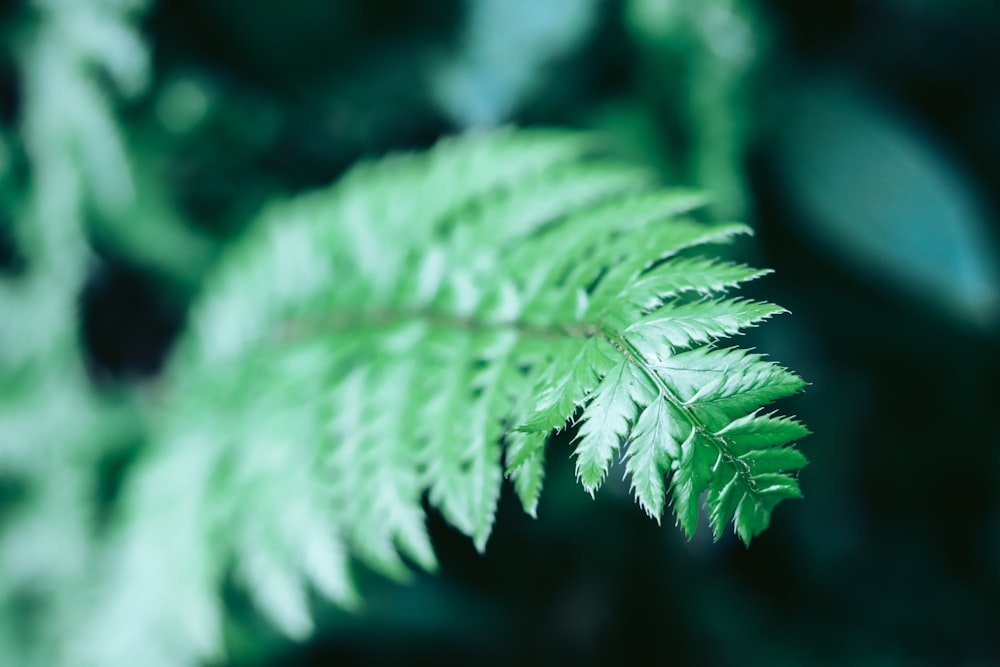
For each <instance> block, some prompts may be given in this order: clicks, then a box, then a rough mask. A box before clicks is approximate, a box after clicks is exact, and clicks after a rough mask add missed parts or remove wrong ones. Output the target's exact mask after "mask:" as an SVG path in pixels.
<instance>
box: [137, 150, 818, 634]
mask: <svg viewBox="0 0 1000 667" xmlns="http://www.w3.org/2000/svg"><path fill="white" fill-rule="evenodd" d="M702 201H703V199H702V197H701V196H700V195H698V194H697V193H692V192H690V191H686V190H666V189H662V188H658V187H657V186H656V185H655V183H653V181H652V179H651V178H650V177H649V175H648V174H646V173H644V172H643V171H642V170H638V169H636V168H634V167H632V166H629V165H621V164H618V163H615V162H614V161H611V160H608V159H606V158H601V157H600V156H599V155H597V154H595V153H594V150H593V146H592V145H591V142H590V140H589V139H588V138H582V137H580V136H578V135H575V134H571V133H561V132H546V131H511V130H508V131H500V132H493V133H483V134H473V135H469V136H466V137H464V138H461V139H455V140H449V141H445V142H442V143H441V144H440V145H439V146H438V147H436V148H434V149H433V150H431V151H429V152H426V153H420V154H413V155H403V156H397V157H390V158H387V159H385V160H382V161H380V162H375V163H370V164H365V165H363V166H360V167H358V168H356V169H354V170H353V171H352V172H351V173H350V174H348V175H347V176H346V177H344V178H343V179H342V180H341V181H340V183H339V184H337V185H335V186H334V187H332V188H331V189H329V190H326V191H323V192H319V193H315V194H310V195H306V196H303V197H300V198H298V199H296V200H294V201H292V202H289V203H285V204H281V205H278V206H274V207H273V208H271V209H270V210H269V211H267V212H266V213H265V214H264V216H263V220H262V221H261V225H260V227H259V228H258V229H256V230H255V231H254V232H253V233H251V234H249V235H248V237H247V238H246V240H245V243H244V244H243V245H242V246H241V247H240V248H239V249H238V250H237V251H235V252H234V253H233V254H232V255H231V256H230V257H229V258H228V261H227V262H226V264H225V265H224V266H223V267H222V269H221V270H220V272H219V273H218V275H217V277H216V279H215V280H214V282H213V283H211V284H210V286H209V288H208V289H207V291H206V293H205V296H204V298H203V300H202V301H201V303H200V305H199V306H198V307H197V308H196V309H195V311H194V312H193V313H192V317H191V322H192V327H191V332H190V335H189V336H187V338H186V339H185V340H184V342H183V344H182V346H181V348H180V349H179V351H178V353H177V356H176V358H175V359H174V363H173V366H172V368H171V372H170V374H169V375H170V378H171V380H172V382H173V392H172V396H173V398H172V403H171V404H170V405H169V406H168V409H167V410H165V414H167V415H168V417H167V419H166V420H165V422H164V423H163V424H162V427H161V429H160V435H159V442H158V444H157V448H156V451H157V452H158V454H157V455H156V456H154V457H153V458H151V459H149V460H147V461H146V462H145V467H146V471H147V474H149V475H152V476H154V477H156V475H157V472H156V471H157V469H158V468H160V467H162V466H170V465H172V466H179V469H178V473H179V474H180V477H179V479H184V480H185V484H186V487H185V488H184V489H183V490H181V489H178V490H177V493H178V494H182V495H184V496H185V497H186V498H188V500H187V501H186V503H191V502H195V503H199V508H198V510H197V511H198V514H199V515H200V516H201V517H203V520H202V522H201V525H202V528H201V530H202V531H203V533H202V534H201V535H200V536H198V535H188V536H187V537H186V539H187V542H183V544H189V546H190V548H191V549H196V550H197V553H199V554H201V555H200V556H198V558H200V559H201V561H199V562H201V566H200V567H199V568H196V569H195V571H197V572H201V573H202V574H203V576H204V577H206V578H208V579H211V578H212V577H213V576H215V577H218V576H221V574H220V573H221V572H222V571H223V570H224V568H225V564H226V563H228V562H230V561H235V563H236V571H237V572H240V573H245V576H244V579H245V580H246V581H247V582H248V583H250V590H251V592H252V594H253V595H254V597H255V599H256V600H257V602H258V604H259V605H260V607H261V608H262V609H263V610H264V611H265V613H267V614H268V615H269V616H270V617H271V618H272V619H274V621H275V622H276V623H277V624H278V626H279V627H281V628H283V629H284V630H286V631H287V632H289V633H290V634H292V635H299V634H302V633H303V632H306V631H307V630H308V618H309V616H308V613H307V609H306V604H305V599H306V596H305V595H304V589H303V586H304V585H305V584H306V582H311V583H312V585H314V586H315V587H317V588H318V589H320V590H322V591H324V592H325V593H327V594H328V595H330V596H331V597H333V598H334V599H336V600H338V601H340V602H342V603H345V604H347V603H350V601H351V600H353V599H354V593H353V589H352V587H351V585H350V579H349V577H348V573H347V570H348V566H347V562H348V559H347V556H346V555H347V554H351V555H353V557H354V558H357V559H359V560H360V561H361V562H363V563H365V564H367V565H368V566H370V567H373V568H375V569H377V570H378V571H380V572H383V573H385V574H387V575H389V576H394V577H405V576H406V574H407V566H406V562H407V561H409V562H411V563H415V564H418V565H419V566H421V567H424V568H428V569H430V568H434V567H435V559H434V554H433V550H432V548H431V545H430V542H429V539H428V536H427V532H426V528H425V516H424V508H423V505H422V502H423V499H424V498H426V500H427V502H429V503H430V504H431V505H432V506H434V507H436V508H437V509H438V510H440V511H441V512H442V513H443V515H444V517H445V518H446V519H447V520H448V521H449V522H450V523H451V524H452V525H454V526H456V527H457V528H458V529H459V530H461V531H462V532H464V533H465V534H467V535H469V536H470V537H471V538H472V539H473V540H474V541H475V544H476V546H477V547H478V548H479V549H480V550H482V549H483V548H485V545H486V542H487V539H488V538H489V535H490V532H491V530H492V526H493V521H494V514H495V511H496V505H497V501H498V498H499V494H500V489H501V484H502V481H503V478H504V476H505V474H506V476H507V477H509V478H511V479H512V480H513V484H514V488H515V490H516V492H517V494H518V496H519V497H520V499H521V502H522V503H523V505H524V508H525V510H526V511H527V512H529V513H530V514H532V515H534V514H535V513H536V510H537V504H538V499H539V494H540V492H541V489H542V484H543V480H544V460H545V446H546V439H547V437H548V435H549V434H550V433H551V432H552V431H554V430H560V429H563V428H567V427H568V426H569V425H571V424H573V423H574V419H575V420H576V422H577V423H578V425H579V428H578V431H577V434H576V440H575V453H574V455H575V457H576V473H577V476H578V478H579V480H580V482H581V484H582V485H583V487H584V488H585V489H586V490H587V491H588V492H590V493H594V492H595V491H596V490H597V489H598V488H599V487H600V486H601V484H602V482H603V481H604V479H605V477H606V476H607V475H608V473H609V471H610V470H611V468H612V466H613V465H614V462H615V458H616V457H617V456H618V455H620V454H623V456H624V472H625V474H627V475H628V476H629V477H630V478H631V487H632V490H633V492H634V494H635V496H636V498H637V500H638V502H639V503H640V505H641V506H642V508H643V509H644V510H645V511H646V512H647V513H648V514H650V515H651V516H653V517H655V518H656V519H657V520H659V519H660V518H661V517H662V515H663V514H664V513H665V511H666V505H667V499H668V497H669V499H670V501H671V503H672V505H673V513H674V514H675V516H676V519H677V522H678V524H679V525H680V526H681V527H682V529H683V530H684V531H685V532H686V533H688V534H691V533H693V532H694V530H695V528H696V525H697V523H698V515H699V502H700V498H701V497H702V495H703V494H704V500H705V503H706V505H707V508H708V512H709V516H710V519H711V525H712V528H713V530H714V532H715V534H716V536H717V537H718V536H719V535H720V534H721V533H722V531H723V530H724V528H725V526H726V525H727V524H728V523H729V522H731V521H732V522H733V523H734V525H735V530H736V532H737V534H738V535H739V536H740V538H742V539H743V540H744V541H746V542H749V541H750V539H751V538H752V537H753V536H754V535H756V534H757V533H759V532H760V531H761V530H763V529H764V527H766V525H767V523H768V520H769V517H770V514H771V511H772V509H773V508H774V506H775V505H776V504H777V503H778V502H779V501H780V500H782V499H784V498H790V497H797V496H798V495H799V490H798V485H797V481H796V478H795V476H794V475H795V471H796V470H797V469H799V468H801V467H802V466H803V465H804V464H805V459H804V458H803V457H802V455H801V454H799V453H798V452H797V451H796V450H794V449H791V448H789V447H787V446H786V445H787V444H788V443H790V442H791V441H794V440H796V439H798V438H800V437H802V436H803V435H805V434H806V431H805V429H804V428H803V427H802V426H801V425H799V424H798V423H797V422H794V421H792V420H789V419H784V418H779V417H775V416H772V415H763V414H760V413H759V412H757V411H758V409H759V408H760V407H761V406H763V405H765V404H767V403H768V402H770V401H772V400H774V399H777V398H779V397H782V396H785V395H788V394H791V393H793V392H795V391H797V390H799V389H800V388H801V386H802V382H801V380H799V379H798V378H797V377H796V376H795V375H793V374H791V373H790V372H788V371H786V370H784V369H782V368H780V367H778V366H776V365H774V364H771V363H770V362H768V361H765V360H764V359H763V358H762V357H760V356H759V355H756V354H750V353H748V352H745V351H742V350H738V349H726V348H721V349H720V348H716V347H714V344H715V341H717V340H719V339H723V338H727V337H729V336H732V335H734V334H737V333H739V332H740V331H741V330H743V329H745V328H746V327H750V326H753V325H755V324H757V323H758V322H760V321H762V320H764V319H766V318H768V317H770V316H772V315H775V314H777V313H780V312H783V310H782V309H781V308H778V307H776V306H772V305H770V304H766V303H757V302H752V301H748V300H744V299H733V298H729V297H725V296H723V295H724V294H725V293H726V292H727V291H729V290H732V289H734V288H736V287H738V286H739V285H740V284H741V283H743V282H745V281H748V280H752V279H755V278H757V277H759V276H761V275H763V274H764V273H766V272H764V271H758V270H756V269H751V268H748V267H745V266H741V265H738V264H729V263H725V262H721V261H717V260H714V259H709V258H706V257H701V256H695V255H692V254H691V253H690V252H684V251H686V250H688V249H690V248H693V247H698V248H703V247H705V246H706V245H707V244H712V243H719V242H724V241H726V240H727V239H729V238H730V237H732V236H733V235H736V234H745V233H747V232H748V231H749V230H748V229H747V228H746V227H745V226H743V225H739V224H718V225H707V224H703V223H700V222H696V221H694V220H692V219H689V218H687V217H684V216H685V214H686V213H687V212H688V211H690V210H691V209H692V208H694V207H696V206H698V205H700V204H701V203H702ZM504 449H505V450H506V453H504V451H503V450H504ZM195 451H197V454H195V453H193V452H195ZM504 457H505V459H504ZM504 460H505V464H504V463H503V461H504ZM206 461H207V463H206ZM185 466H190V467H191V470H190V471H189V473H190V474H186V473H185V470H186V468H185ZM192 487H193V489H192ZM161 491H162V492H163V493H166V494H169V493H170V491H169V490H167V489H162V490H161ZM135 493H137V494H139V496H140V497H141V498H146V501H147V502H145V503H143V502H136V503H133V505H131V507H132V508H133V510H132V511H133V512H134V513H141V512H143V511H154V510H156V511H158V512H162V513H167V514H170V513H171V512H186V511H190V510H189V509H185V508H184V507H180V508H174V507H172V506H171V505H170V503H169V502H168V501H167V500H163V501H162V502H160V503H159V504H156V503H155V502H152V501H151V500H150V498H148V495H149V493H151V492H150V491H149V490H148V489H144V488H143V487H141V486H139V485H137V486H136V489H135ZM141 498H140V499H141ZM192 499H193V500H192ZM140 519H141V517H139V516H136V520H135V525H136V526H142V525H146V524H145V522H144V521H142V520H140ZM182 524H183V522H182V521H179V520H178V522H177V525H182ZM188 532H190V530H189V531H188ZM199 540H200V541H199ZM149 567H153V565H150V566H149ZM125 571H126V572H129V573H132V574H133V575H134V576H136V577H137V578H138V577H141V576H142V568H141V567H139V568H132V569H127V568H126V569H125ZM199 585H202V584H201V583H199V582H197V581H194V582H190V587H191V589H192V590H197V588H198V586H199ZM136 588H137V589H141V588H142V587H141V586H136Z"/></svg>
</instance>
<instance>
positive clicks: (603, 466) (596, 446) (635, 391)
mask: <svg viewBox="0 0 1000 667" xmlns="http://www.w3.org/2000/svg"><path fill="white" fill-rule="evenodd" d="M651 385H652V383H650V382H649V380H648V379H647V378H646V377H645V376H643V375H642V374H641V373H640V372H639V371H638V369H637V368H636V367H635V365H634V364H632V363H631V362H630V361H629V359H628V358H625V357H623V358H622V360H621V361H619V362H618V364H617V365H616V366H615V367H614V368H612V369H611V370H610V371H609V372H608V374H607V375H605V376H604V379H603V380H602V381H601V383H600V384H599V385H598V386H597V388H596V389H595V390H594V392H593V395H592V397H591V400H590V403H589V404H588V405H587V408H586V409H585V410H584V412H583V419H584V422H583V425H582V426H581V427H580V432H579V436H578V443H577V445H576V451H575V452H574V455H575V456H576V457H577V458H576V475H577V477H578V478H579V479H580V482H581V483H582V484H583V488H584V489H586V490H587V492H588V493H590V494H591V495H594V492H595V491H596V490H597V489H598V488H599V487H600V486H601V483H602V482H603V481H604V476H605V474H606V473H607V472H608V466H609V465H610V464H611V459H612V457H613V456H614V455H615V453H616V452H617V451H618V448H619V446H620V445H621V443H622V440H623V439H624V438H625V437H626V436H627V435H628V433H629V427H630V422H631V421H633V420H634V419H635V413H636V408H637V405H638V404H640V403H641V404H646V403H648V402H649V400H650V394H651V393H652V391H653V387H652V386H651Z"/></svg>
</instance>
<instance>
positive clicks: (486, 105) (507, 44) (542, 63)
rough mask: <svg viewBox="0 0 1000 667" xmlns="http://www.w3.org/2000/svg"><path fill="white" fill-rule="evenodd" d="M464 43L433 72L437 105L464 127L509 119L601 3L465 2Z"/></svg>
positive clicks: (569, 0) (578, 36) (572, 0)
mask: <svg viewBox="0 0 1000 667" xmlns="http://www.w3.org/2000/svg"><path fill="white" fill-rule="evenodd" d="M465 4H466V11H467V14H466V19H465V29H464V35H463V39H462V41H461V44H460V46H459V48H458V50H457V52H456V53H455V54H454V56H453V57H452V58H451V59H450V60H448V61H446V62H445V63H444V64H443V65H441V66H440V67H439V68H438V69H437V70H436V71H435V72H434V73H433V74H432V80H433V86H434V91H435V96H436V98H437V100H438V103H439V104H440V105H441V107H442V108H443V109H444V110H445V111H446V112H447V113H448V114H449V115H450V116H451V117H452V118H453V119H454V120H455V122H457V123H458V124H459V125H461V126H463V127H470V126H483V125H485V126H491V125H497V124H499V123H502V122H503V121H504V120H506V119H507V118H509V117H510V115H511V114H512V113H513V112H514V111H515V110H516V108H517V107H518V105H519V104H520V103H521V102H523V101H524V100H525V99H526V98H528V97H530V96H531V95H532V94H533V93H534V92H535V91H536V90H537V88H538V86H539V85H540V83H541V74H543V73H544V71H545V67H546V66H548V65H550V64H551V63H552V62H553V61H555V60H557V59H558V58H560V57H563V56H565V55H566V54H568V53H569V52H570V51H572V50H573V48H574V47H575V46H576V45H577V44H578V43H579V42H580V41H581V40H582V39H583V38H584V37H586V35H587V34H588V33H589V32H590V29H591V26H592V25H593V23H594V19H595V18H596V15H597V10H598V8H599V6H600V0H547V1H545V2H538V0H466V3H465Z"/></svg>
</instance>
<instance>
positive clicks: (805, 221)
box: [779, 89, 1000, 326]
mask: <svg viewBox="0 0 1000 667" xmlns="http://www.w3.org/2000/svg"><path fill="white" fill-rule="evenodd" d="M779 146H780V149H779V156H780V158H779V159H780V166H781V173H782V175H783V176H784V178H785V179H786V180H787V183H788V185H789V189H790V191H791V193H792V196H793V197H794V198H795V200H796V204H797V205H798V206H799V207H800V208H801V211H802V213H803V215H801V216H799V217H798V218H797V219H798V220H799V221H800V224H801V225H803V231H804V232H806V233H807V234H808V235H810V236H812V237H813V239H814V240H815V241H817V242H819V243H822V244H825V245H827V246H828V247H829V249H830V253H831V256H833V257H836V258H837V259H839V260H840V261H842V262H845V263H846V264H847V265H848V266H849V267H850V268H852V269H856V270H857V272H858V274H859V275H863V276H865V277H867V278H868V279H869V280H871V281H872V282H873V283H875V284H877V285H880V286H881V285H883V284H890V285H892V286H893V287H895V288H896V289H898V290H900V291H902V292H905V293H907V294H908V295H911V296H916V297H919V298H921V299H923V300H924V301H925V302H927V303H930V304H933V305H934V306H935V307H937V308H938V309H939V310H941V311H943V312H947V313H950V314H951V315H952V316H955V317H957V318H959V319H961V320H964V321H966V322H969V323H974V324H980V325H986V326H989V325H993V324H996V323H997V320H998V318H1000V267H998V256H997V244H996V239H995V238H994V237H993V236H992V235H991V234H990V230H989V228H988V225H987V222H986V220H985V219H984V218H983V211H982V209H981V208H980V206H979V202H977V201H976V198H975V196H974V195H973V193H972V191H971V190H970V188H969V187H968V186H967V185H966V183H965V181H964V180H963V176H962V173H961V169H960V167H959V165H957V164H956V163H955V162H954V161H953V160H952V159H951V158H949V157H948V156H947V155H945V154H944V153H942V152H941V151H940V150H938V149H937V148H936V147H935V145H934V142H933V140H932V139H931V137H930V136H928V135H927V134H926V133H924V132H922V131H921V130H920V129H919V128H917V127H915V126H913V125H912V124H910V123H908V122H907V120H906V119H905V118H902V117H901V116H899V115H898V114H897V113H896V112H894V111H893V110H892V109H889V108H887V107H885V106H882V105H880V104H878V103H877V102H876V101H875V100H873V99H871V98H869V97H866V96H864V95H862V94H859V93H857V92H849V91H845V90H832V89H830V90H822V89H821V90H818V91H813V92H811V93H808V94H803V95H802V96H801V98H800V99H799V100H798V102H797V103H795V104H794V105H793V107H792V109H791V111H790V118H789V119H788V122H786V123H784V124H783V130H782V134H781V138H780V142H779Z"/></svg>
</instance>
